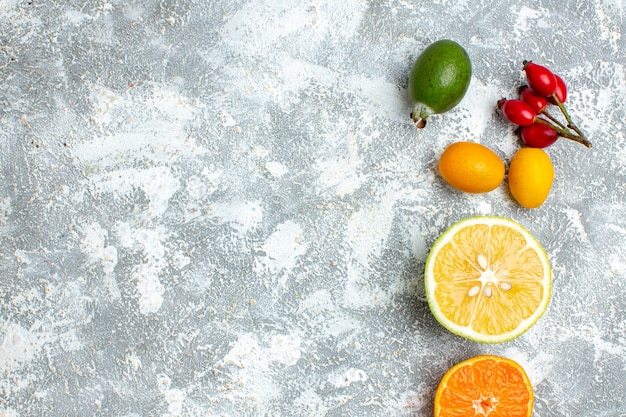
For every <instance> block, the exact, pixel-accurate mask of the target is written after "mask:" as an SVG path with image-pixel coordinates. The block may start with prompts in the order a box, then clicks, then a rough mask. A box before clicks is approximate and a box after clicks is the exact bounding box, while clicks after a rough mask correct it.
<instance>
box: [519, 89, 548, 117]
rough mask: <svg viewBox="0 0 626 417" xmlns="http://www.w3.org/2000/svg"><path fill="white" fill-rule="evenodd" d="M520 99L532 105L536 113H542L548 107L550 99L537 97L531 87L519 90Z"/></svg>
mask: <svg viewBox="0 0 626 417" xmlns="http://www.w3.org/2000/svg"><path fill="white" fill-rule="evenodd" d="M519 98H520V99H521V100H522V101H525V102H526V103H528V104H530V107H532V108H533V109H534V110H535V112H537V113H541V112H542V111H544V110H545V108H546V107H547V106H548V99H547V98H545V97H542V96H539V95H537V94H536V93H535V92H534V91H533V90H532V89H531V88H530V87H529V86H527V85H524V86H522V87H520V89H519Z"/></svg>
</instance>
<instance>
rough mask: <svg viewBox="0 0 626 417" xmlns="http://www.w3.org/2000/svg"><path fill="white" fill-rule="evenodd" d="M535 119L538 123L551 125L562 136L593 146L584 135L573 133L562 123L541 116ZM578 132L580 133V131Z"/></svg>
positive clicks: (589, 146) (588, 146)
mask: <svg viewBox="0 0 626 417" xmlns="http://www.w3.org/2000/svg"><path fill="white" fill-rule="evenodd" d="M535 121H536V122H538V123H542V124H544V125H548V126H550V127H551V128H552V129H554V130H556V131H557V132H558V133H559V135H560V136H561V137H564V138H566V139H570V140H573V141H574V142H578V143H580V144H582V145H585V146H586V147H587V148H591V142H589V141H588V140H587V138H586V137H584V136H583V135H581V134H574V133H572V131H571V130H570V129H569V128H568V127H566V126H563V124H562V123H559V122H556V124H555V123H553V122H551V121H549V120H546V119H544V118H541V117H536V118H535ZM561 126H563V127H561ZM576 133H578V131H577V132H576Z"/></svg>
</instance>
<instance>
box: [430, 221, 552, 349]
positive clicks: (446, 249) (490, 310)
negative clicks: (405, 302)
mask: <svg viewBox="0 0 626 417" xmlns="http://www.w3.org/2000/svg"><path fill="white" fill-rule="evenodd" d="M424 285H425V289H426V298H427V299H428V304H429V307H430V309H431V311H432V313H433V315H434V316H435V318H436V319H437V320H438V321H439V322H440V323H441V324H442V325H443V326H444V327H446V328H447V329H448V330H450V331H451V332H453V333H455V334H458V335H460V336H463V337H466V338H468V339H471V340H474V341H477V342H481V343H499V342H504V341H507V340H510V339H513V338H515V337H517V336H519V335H521V334H522V333H524V332H525V331H526V330H528V329H529V328H530V327H531V326H532V325H533V324H535V322H536V321H537V320H538V319H539V317H541V315H542V314H543V313H544V311H545V310H546V308H547V306H548V301H549V299H550V292H551V286H552V273H551V269H550V263H549V261H548V257H547V255H546V252H545V250H544V249H543V247H542V246H541V244H540V243H539V242H538V241H537V240H536V239H535V238H534V237H533V235H532V234H531V233H530V232H529V231H528V230H527V229H526V228H524V227H523V226H522V225H521V224H519V223H517V222H515V221H513V220H511V219H507V218H504V217H495V216H477V217H470V218H466V219H464V220H461V221H459V222H457V223H455V224H453V225H452V226H450V227H449V228H448V230H446V231H445V232H444V233H443V234H442V235H441V236H440V237H439V238H438V239H437V241H436V242H435V244H434V245H433V247H432V249H431V251H430V254H429V255H428V258H427V259H426V268H425V272H424Z"/></svg>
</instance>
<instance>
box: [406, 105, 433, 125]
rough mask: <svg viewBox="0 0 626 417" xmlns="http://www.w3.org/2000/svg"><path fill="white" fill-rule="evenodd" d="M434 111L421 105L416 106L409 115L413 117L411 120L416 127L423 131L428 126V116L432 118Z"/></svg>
mask: <svg viewBox="0 0 626 417" xmlns="http://www.w3.org/2000/svg"><path fill="white" fill-rule="evenodd" d="M431 113H432V111H431V110H430V109H429V108H428V107H427V106H424V105H423V104H421V103H417V104H415V108H414V109H413V111H412V112H411V113H410V114H409V116H411V120H413V123H415V127H417V128H418V129H423V128H424V127H425V126H426V120H427V119H428V116H430V115H431Z"/></svg>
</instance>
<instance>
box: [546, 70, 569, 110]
mask: <svg viewBox="0 0 626 417" xmlns="http://www.w3.org/2000/svg"><path fill="white" fill-rule="evenodd" d="M554 78H556V90H554V95H556V98H558V99H559V101H560V102H561V103H565V99H566V98H567V86H566V85H565V82H564V81H563V79H562V78H561V77H559V76H558V75H556V74H554ZM548 101H549V102H550V103H552V104H556V101H555V100H554V98H553V97H552V96H550V97H548Z"/></svg>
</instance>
